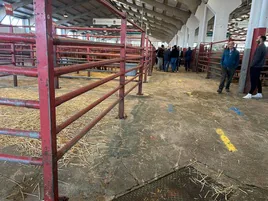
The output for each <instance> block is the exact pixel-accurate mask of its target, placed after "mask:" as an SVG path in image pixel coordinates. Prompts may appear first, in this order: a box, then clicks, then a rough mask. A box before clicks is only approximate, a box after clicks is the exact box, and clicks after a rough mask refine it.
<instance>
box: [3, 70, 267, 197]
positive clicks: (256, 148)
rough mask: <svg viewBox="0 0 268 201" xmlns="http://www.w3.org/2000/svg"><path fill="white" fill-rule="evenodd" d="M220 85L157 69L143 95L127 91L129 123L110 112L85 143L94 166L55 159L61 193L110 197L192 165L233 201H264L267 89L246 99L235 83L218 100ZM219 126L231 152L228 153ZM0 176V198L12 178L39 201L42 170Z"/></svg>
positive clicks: (11, 187)
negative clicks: (232, 148)
mask: <svg viewBox="0 0 268 201" xmlns="http://www.w3.org/2000/svg"><path fill="white" fill-rule="evenodd" d="M217 87H218V81H217V80H207V79H205V75H204V74H196V73H182V72H181V73H162V72H155V73H154V75H153V76H152V77H151V78H150V80H149V83H147V84H145V85H144V96H141V97H139V96H136V95H135V93H134V92H132V93H131V95H130V96H128V97H127V100H126V114H127V116H128V118H127V119H126V120H118V119H115V118H114V117H115V114H116V112H117V110H116V109H115V110H113V111H112V113H111V114H110V115H108V116H107V117H106V118H105V119H106V121H105V123H100V124H99V125H98V126H97V127H95V128H94V129H92V131H91V132H90V133H91V134H90V135H88V136H86V137H85V138H84V140H85V141H87V142H90V145H88V146H90V147H88V148H90V150H94V151H91V152H87V151H86V150H85V151H84V155H83V157H84V158H85V159H86V160H87V159H90V161H93V162H92V163H90V164H85V163H83V160H82V159H81V158H76V159H73V161H71V163H69V164H68V165H66V166H63V165H64V163H63V162H60V165H59V166H61V167H60V169H59V180H60V182H59V187H60V194H61V195H66V196H68V197H70V200H71V201H72V200H76V201H80V200H81V201H82V200H92V201H93V200H94V201H95V200H98V201H104V200H111V199H112V198H113V197H114V196H115V195H119V194H122V193H124V192H126V191H127V190H128V189H130V188H132V187H133V186H137V185H142V184H143V183H144V182H146V181H148V180H152V179H155V178H157V177H159V176H160V175H163V174H165V173H167V172H171V171H173V170H174V168H180V167H185V166H189V165H191V166H193V167H194V168H196V169H197V170H199V171H201V172H202V173H203V174H206V175H208V176H210V177H212V178H213V179H215V180H216V181H217V182H218V183H220V184H223V185H224V186H225V187H226V188H228V187H230V188H232V189H233V192H234V194H233V196H232V197H231V198H230V200H231V201H254V200H256V201H264V200H268V177H267V175H268V168H267V165H268V152H267V147H268V140H267V135H268V124H267V118H268V89H267V88H265V89H264V95H265V97H267V98H264V99H263V100H243V99H242V98H241V97H242V95H238V94H236V90H237V86H236V85H235V84H233V85H232V86H231V93H229V94H227V93H223V94H221V95H218V94H217V93H216V90H217ZM189 92H190V93H189ZM230 108H233V109H234V108H235V109H236V110H235V111H233V110H231V109H230ZM237 109H238V110H239V111H238V110H237ZM217 129H222V130H223V131H224V133H225V135H226V136H227V137H228V138H229V139H230V142H231V143H232V144H233V145H234V146H235V147H236V149H237V151H236V152H230V151H228V149H227V147H226V146H225V144H224V143H223V141H222V140H221V138H220V136H219V135H218V134H217V133H216V130H217ZM11 148H12V147H11ZM11 148H10V147H9V148H4V151H5V150H6V149H11ZM62 164H63V165H62ZM7 170H8V171H7ZM0 173H1V174H0V182H1V183H0V189H1V190H0V195H1V199H0V200H8V199H4V197H6V196H7V195H10V194H12V192H13V191H15V190H17V189H18V188H20V187H19V186H18V184H16V183H15V182H16V181H22V182H21V183H20V184H21V185H22V184H23V185H24V184H25V185H28V186H29V188H28V190H29V191H28V190H27V188H25V189H26V191H25V192H28V195H27V194H25V195H24V196H25V200H27V201H31V200H33V201H35V200H39V199H38V198H37V197H38V194H39V192H38V190H37V189H33V188H34V186H35V185H34V184H36V181H39V180H40V177H41V175H40V173H41V171H40V169H36V168H33V167H28V166H25V165H14V164H12V165H11V164H7V163H1V164H0ZM26 173H27V174H26ZM25 175H26V176H25ZM23 177H24V178H23ZM31 185H32V186H31ZM36 196H37V197H36ZM12 199H13V200H22V196H21V195H20V194H17V195H16V196H15V197H12ZM12 199H11V200H12Z"/></svg>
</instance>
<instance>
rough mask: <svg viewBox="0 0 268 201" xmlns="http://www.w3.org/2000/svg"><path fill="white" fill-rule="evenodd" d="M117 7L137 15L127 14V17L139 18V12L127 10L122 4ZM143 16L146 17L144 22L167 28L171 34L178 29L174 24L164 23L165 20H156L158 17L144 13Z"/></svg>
mask: <svg viewBox="0 0 268 201" xmlns="http://www.w3.org/2000/svg"><path fill="white" fill-rule="evenodd" d="M119 9H120V10H122V11H125V12H127V13H131V14H133V15H138V16H132V15H128V18H135V19H138V20H140V17H139V16H141V14H140V13H139V12H135V11H133V10H129V9H127V8H125V7H124V6H123V5H122V7H120V8H119ZM143 17H144V18H146V19H147V21H144V23H150V24H153V25H155V26H158V27H161V28H165V29H168V30H169V31H170V32H172V33H173V34H176V33H177V30H178V29H177V28H176V27H175V26H174V25H172V24H169V23H165V22H163V21H160V20H158V19H155V18H152V17H149V16H147V15H144V16H143ZM148 20H151V21H153V22H149V21H148Z"/></svg>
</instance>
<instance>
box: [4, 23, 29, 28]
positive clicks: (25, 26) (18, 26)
mask: <svg viewBox="0 0 268 201" xmlns="http://www.w3.org/2000/svg"><path fill="white" fill-rule="evenodd" d="M0 27H14V28H34V26H27V25H8V24H0Z"/></svg>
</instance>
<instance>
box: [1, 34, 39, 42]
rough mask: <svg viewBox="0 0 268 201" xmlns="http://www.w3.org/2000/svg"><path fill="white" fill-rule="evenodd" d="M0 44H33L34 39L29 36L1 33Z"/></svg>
mask: <svg viewBox="0 0 268 201" xmlns="http://www.w3.org/2000/svg"><path fill="white" fill-rule="evenodd" d="M0 42H1V43H15V42H17V43H18V42H19V43H35V39H34V38H32V37H31V36H29V37H27V36H23V35H20V34H7V33H1V34H0Z"/></svg>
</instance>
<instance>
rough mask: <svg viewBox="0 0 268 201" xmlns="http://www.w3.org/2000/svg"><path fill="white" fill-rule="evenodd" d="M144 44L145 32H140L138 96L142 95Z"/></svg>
mask: <svg viewBox="0 0 268 201" xmlns="http://www.w3.org/2000/svg"><path fill="white" fill-rule="evenodd" d="M144 42H145V32H142V37H141V51H140V54H141V56H142V58H141V60H140V64H141V67H140V69H139V74H140V76H139V89H138V95H143V94H142V82H143V67H144Z"/></svg>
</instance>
